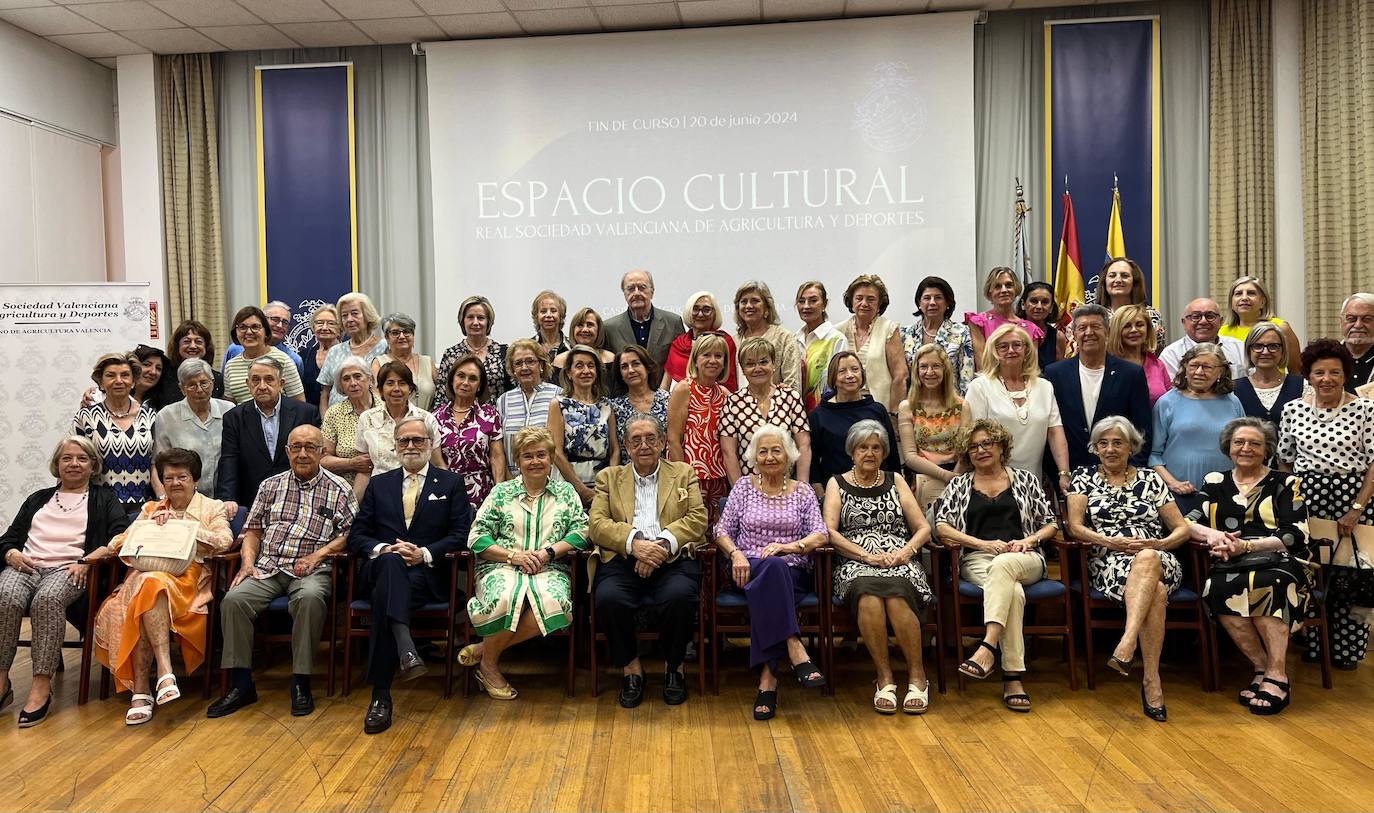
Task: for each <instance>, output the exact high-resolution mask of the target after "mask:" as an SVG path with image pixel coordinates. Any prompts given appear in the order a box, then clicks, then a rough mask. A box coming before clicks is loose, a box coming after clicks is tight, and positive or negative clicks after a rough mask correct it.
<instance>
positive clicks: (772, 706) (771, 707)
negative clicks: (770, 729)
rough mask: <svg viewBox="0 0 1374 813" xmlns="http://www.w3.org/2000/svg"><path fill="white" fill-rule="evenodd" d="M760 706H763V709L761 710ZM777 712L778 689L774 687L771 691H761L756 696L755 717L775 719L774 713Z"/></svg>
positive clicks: (757, 718)
mask: <svg viewBox="0 0 1374 813" xmlns="http://www.w3.org/2000/svg"><path fill="white" fill-rule="evenodd" d="M760 706H762V707H763V711H759V707H760ZM777 713H778V690H777V689H774V690H772V691H771V692H765V691H760V692H759V696H758V697H755V698H754V719H755V720H771V719H773V715H775V714H777Z"/></svg>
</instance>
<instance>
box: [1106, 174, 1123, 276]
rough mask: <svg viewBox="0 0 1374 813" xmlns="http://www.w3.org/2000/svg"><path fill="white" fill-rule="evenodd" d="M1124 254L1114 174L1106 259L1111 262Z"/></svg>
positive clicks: (1119, 200) (1118, 200) (1119, 207)
mask: <svg viewBox="0 0 1374 813" xmlns="http://www.w3.org/2000/svg"><path fill="white" fill-rule="evenodd" d="M1125 256H1126V235H1125V234H1123V233H1122V231H1121V190H1120V189H1118V188H1117V186H1116V176H1112V214H1111V217H1110V218H1108V220H1107V259H1106V260H1105V262H1111V261H1112V260H1115V259H1116V258H1118V257H1125Z"/></svg>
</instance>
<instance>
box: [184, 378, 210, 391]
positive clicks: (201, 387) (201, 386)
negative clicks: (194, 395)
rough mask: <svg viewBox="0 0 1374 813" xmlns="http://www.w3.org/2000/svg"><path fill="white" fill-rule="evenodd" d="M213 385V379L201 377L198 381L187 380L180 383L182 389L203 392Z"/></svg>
mask: <svg viewBox="0 0 1374 813" xmlns="http://www.w3.org/2000/svg"><path fill="white" fill-rule="evenodd" d="M213 386H214V382H213V381H206V380H205V379H201V380H200V381H187V382H186V383H185V384H182V385H181V388H182V389H183V390H193V391H195V392H204V391H205V390H208V389H210V388H211V387H213Z"/></svg>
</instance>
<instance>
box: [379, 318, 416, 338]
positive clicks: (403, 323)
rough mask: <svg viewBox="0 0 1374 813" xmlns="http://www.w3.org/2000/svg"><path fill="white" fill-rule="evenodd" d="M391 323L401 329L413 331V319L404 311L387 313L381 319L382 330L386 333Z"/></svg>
mask: <svg viewBox="0 0 1374 813" xmlns="http://www.w3.org/2000/svg"><path fill="white" fill-rule="evenodd" d="M392 325H396V326H397V327H399V328H400V329H401V330H409V331H410V332H411V333H414V332H415V320H414V319H411V318H410V317H409V316H407V315H405V314H404V313H388V314H387V315H386V318H384V319H382V332H383V333H386V331H387V330H388V329H389V328H390V327H391V326H392Z"/></svg>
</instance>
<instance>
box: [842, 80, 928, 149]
mask: <svg viewBox="0 0 1374 813" xmlns="http://www.w3.org/2000/svg"><path fill="white" fill-rule="evenodd" d="M868 83H869V85H870V87H871V90H869V91H868V94H867V95H865V96H864V97H863V99H862V100H860V101H859V103H858V104H857V105H855V106H854V129H855V130H858V131H859V133H860V135H862V136H863V139H864V143H865V144H867V145H868V146H870V147H872V148H873V149H875V150H880V151H882V152H900V151H901V150H904V149H906V148H908V147H910V146H912V145H913V144H915V143H916V142H917V141H919V140H921V136H922V135H924V134H925V131H926V124H927V121H928V118H929V116H928V114H927V112H926V106H925V102H923V101H921V97H920V95H919V94H917V93H916V90H915V84H916V80H915V79H914V78H912V76H911V70H910V69H909V68H908V67H907V65H906V63H905V62H881V63H879V64H878V65H877V66H876V67H874V68H873V74H872V76H871V78H870V79H869V80H868Z"/></svg>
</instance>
